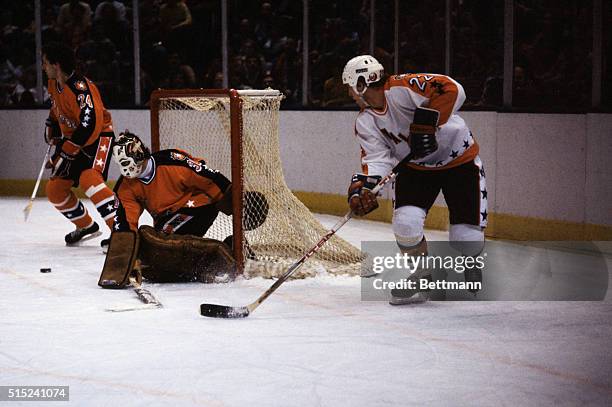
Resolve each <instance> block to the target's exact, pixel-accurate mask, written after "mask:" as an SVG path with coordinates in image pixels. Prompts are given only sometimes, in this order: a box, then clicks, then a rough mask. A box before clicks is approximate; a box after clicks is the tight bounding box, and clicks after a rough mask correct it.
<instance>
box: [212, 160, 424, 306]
mask: <svg viewBox="0 0 612 407" xmlns="http://www.w3.org/2000/svg"><path fill="white" fill-rule="evenodd" d="M412 158H413V156H412V153H410V154H408V156H406V158H404V159H403V160H401V161H400V162H399V163H398V164H397V165H396V166H395V167H393V169H392V170H391V172H390V173H389V174H387V175H386V176H385V177H384V178H383V179H381V180H380V181H379V182H378V184H376V186H375V187H374V188H373V189H372V193H373V194H374V195H376V194H377V193H378V192H380V190H381V189H383V188H384V186H385V185H387V184H388V183H389V182H391V181H392V180H393V179H394V178H395V177H396V176H397V173H398V172H399V170H400V169H401V168H402V167H403V166H404V164H405V163H407V162H408V161H410V160H411V159H412ZM352 217H353V212H352V211H348V212H347V213H346V215H344V217H343V218H342V219H340V220H339V221H338V222H337V223H336V224H335V225H334V226H333V227H332V228H331V229H330V230H329V231H328V232H327V233H326V234H325V235H324V236H323V237H322V238H321V240H319V241H318V242H317V244H315V245H314V246H313V247H312V248H311V249H310V250H308V251H307V252H306V254H304V255H303V256H302V258H301V259H299V260H298V261H296V262H295V263H293V265H292V266H291V267H289V269H288V270H287V271H286V272H285V274H283V275H282V276H281V277H280V278H279V279H278V280H276V282H275V283H274V284H272V286H271V287H270V288H268V289H267V290H266V292H264V293H263V294H262V295H261V296H260V297H259V298H258V299H256V300H255V301H253V302H252V303H251V304H249V305H247V306H244V307H231V306H227V305H217V304H201V305H200V314H202V315H203V316H205V317H211V318H245V317H248V316H249V315H250V314H251V312H253V311H254V310H255V308H257V307H258V306H259V304H261V303H262V302H264V301H265V300H266V298H268V297H269V296H270V294H272V293H273V292H274V291H276V289H277V288H278V287H280V286H281V284H283V283H284V282H285V281H287V279H288V278H289V277H290V276H291V275H292V274H293V273H294V272H295V271H296V270H298V269H299V268H300V267H301V266H302V265H303V264H304V263H305V262H306V260H308V258H309V257H310V256H312V255H313V254H315V253H316V252H317V251H318V250H319V249H320V248H321V247H322V246H323V245H324V244H325V242H327V241H328V240H329V239H330V238H331V237H332V236H333V235H335V234H336V232H337V231H338V230H340V228H341V227H342V226H344V224H346V222H348V221H349V220H350V219H351V218H352Z"/></svg>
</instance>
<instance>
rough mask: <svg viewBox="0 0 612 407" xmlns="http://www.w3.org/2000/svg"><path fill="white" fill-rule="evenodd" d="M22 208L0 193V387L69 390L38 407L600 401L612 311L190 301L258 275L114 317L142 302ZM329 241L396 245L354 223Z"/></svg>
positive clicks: (305, 299) (87, 252)
mask: <svg viewBox="0 0 612 407" xmlns="http://www.w3.org/2000/svg"><path fill="white" fill-rule="evenodd" d="M26 203H27V199H24V198H4V199H0V211H1V213H2V214H3V216H2V220H1V221H0V230H1V235H0V236H1V237H0V385H67V386H70V402H69V403H55V404H46V403H43V405H66V404H69V405H74V406H114V407H119V406H147V407H148V406H333V407H336V406H408V405H415V406H440V405H446V406H548V405H555V406H576V405H601V406H603V405H612V352H610V348H611V345H612V302H610V301H605V302H429V303H426V304H423V305H419V306H413V307H392V306H390V305H388V304H387V303H386V302H364V301H361V300H360V282H359V279H358V278H357V277H353V278H350V277H318V278H311V279H306V280H300V281H290V282H287V283H285V284H284V285H283V286H282V287H280V288H279V290H278V291H277V292H276V293H274V294H273V295H272V296H271V297H270V298H269V299H268V300H267V301H266V302H264V303H263V304H262V305H261V306H260V307H259V308H258V309H257V310H256V311H255V312H254V313H253V314H252V315H251V316H249V317H248V318H246V319H243V320H218V319H208V318H204V317H202V316H200V315H199V305H200V303H202V302H211V303H220V304H228V305H246V304H248V303H250V302H252V301H253V300H254V299H255V298H257V297H258V296H259V295H260V294H261V293H262V292H263V291H265V290H266V289H267V288H268V287H269V286H270V284H271V281H270V280H264V279H252V280H241V281H237V282H234V283H231V284H218V285H202V284H169V285H148V286H149V288H150V289H151V291H152V292H153V293H154V294H155V295H156V296H157V297H158V298H159V299H160V300H161V302H162V303H163V304H164V308H162V309H155V310H145V311H134V312H122V313H110V312H105V309H107V308H111V307H129V306H137V305H139V304H140V303H139V302H138V299H137V298H136V296H135V295H134V293H133V292H132V291H131V290H103V289H100V288H99V287H98V286H97V284H96V283H97V280H98V277H99V274H100V270H101V268H102V265H103V262H104V255H103V254H102V253H101V250H100V248H99V239H96V240H92V241H89V242H87V244H85V245H84V246H83V247H75V248H70V247H66V246H65V245H64V242H63V236H64V234H65V233H67V232H69V231H70V230H71V229H72V225H71V224H70V223H69V222H67V221H66V220H64V219H63V218H62V217H61V215H60V214H59V213H57V212H56V211H55V210H54V209H53V208H52V207H51V205H50V204H48V203H47V202H46V200H45V199H38V200H36V202H35V203H34V208H33V211H32V214H31V217H30V220H29V221H28V223H24V221H23V214H22V209H23V207H24V206H25V204H26ZM88 207H89V208H90V211H91V212H92V213H93V212H95V211H94V210H93V207H92V206H91V203H89V202H88ZM319 218H320V219H321V220H322V221H323V223H325V224H326V225H328V226H329V225H331V224H333V222H334V220H335V218H333V217H331V216H320V217H319ZM339 234H340V235H341V236H343V237H345V238H346V239H348V240H349V241H351V242H352V243H353V244H357V245H358V244H359V241H360V239H362V238H364V239H365V238H367V239H369V240H373V239H381V240H383V239H384V240H392V239H393V235H392V232H391V230H390V227H389V225H387V224H383V223H375V222H367V221H358V220H351V221H350V222H349V223H348V224H347V225H346V226H345V227H344V228H343V229H342V230H341V231H340V232H339ZM428 236H429V237H432V238H435V237H441V238H443V237H444V233H442V232H428ZM608 262H609V259H608ZM42 267H50V268H52V272H51V273H49V274H42V273H40V272H39V269H40V268H42ZM608 298H609V297H608ZM36 404H37V403H23V405H26V406H32V405H36ZM7 405H9V404H7ZM10 405H19V403H10Z"/></svg>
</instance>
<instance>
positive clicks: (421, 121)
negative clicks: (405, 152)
mask: <svg viewBox="0 0 612 407" xmlns="http://www.w3.org/2000/svg"><path fill="white" fill-rule="evenodd" d="M439 116H440V113H439V112H438V111H437V110H433V109H426V108H423V107H417V108H416V110H415V111H414V120H413V122H412V124H411V125H410V136H409V143H410V152H411V153H412V156H413V158H416V159H418V158H423V157H426V156H428V155H430V154H432V153H434V152H435V151H436V150H437V149H438V141H437V140H436V127H437V126H438V118H439Z"/></svg>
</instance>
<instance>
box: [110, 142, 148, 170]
mask: <svg viewBox="0 0 612 407" xmlns="http://www.w3.org/2000/svg"><path fill="white" fill-rule="evenodd" d="M150 156H151V153H150V152H149V149H148V148H147V147H145V145H144V144H143V143H142V141H141V140H140V139H139V138H138V136H137V135H135V134H133V133H130V132H129V130H126V131H124V132H123V133H121V134H119V138H118V139H117V140H116V141H115V143H114V145H113V158H114V159H115V162H116V163H117V164H118V165H119V169H120V170H121V174H122V175H123V176H124V177H126V178H137V177H138V176H139V175H140V174H142V172H143V171H144V168H145V166H144V164H145V162H146V160H147V158H149V157H150Z"/></svg>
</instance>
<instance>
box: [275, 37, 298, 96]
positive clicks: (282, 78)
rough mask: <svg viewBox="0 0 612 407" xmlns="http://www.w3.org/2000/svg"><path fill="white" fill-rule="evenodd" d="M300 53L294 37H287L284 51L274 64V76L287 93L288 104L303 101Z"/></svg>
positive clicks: (282, 89)
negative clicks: (300, 94)
mask: <svg viewBox="0 0 612 407" xmlns="http://www.w3.org/2000/svg"><path fill="white" fill-rule="evenodd" d="M301 65H302V61H301V60H300V55H299V54H298V48H297V43H296V41H295V39H293V38H287V41H286V42H285V47H284V50H283V52H282V53H281V54H280V55H279V57H278V59H277V60H276V64H275V66H274V77H275V78H276V80H277V83H278V85H279V87H280V89H279V90H280V91H281V92H283V94H284V95H285V100H286V105H287V106H290V105H293V106H295V105H298V104H300V103H301V101H300V96H299V94H298V93H299V91H300V90H301V86H300V79H301V78H300V76H301Z"/></svg>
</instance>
